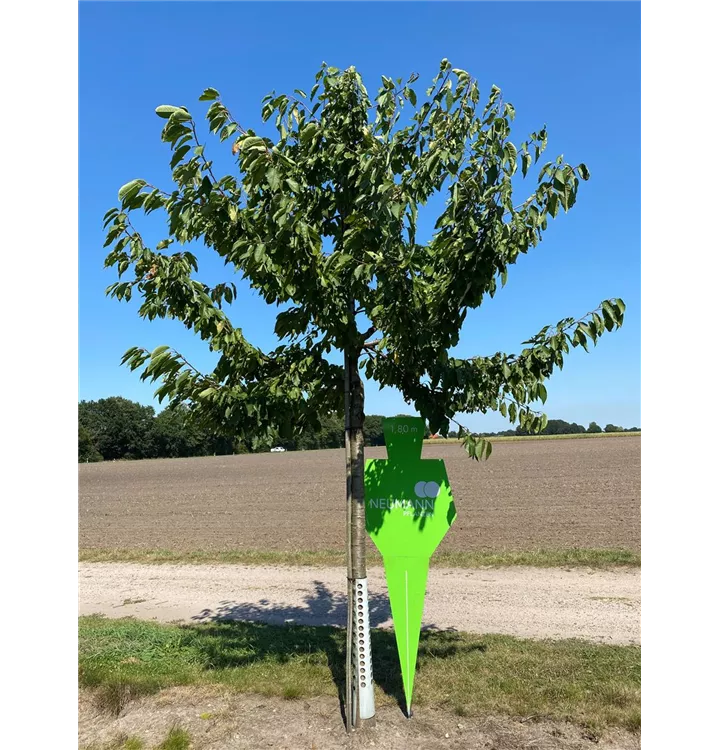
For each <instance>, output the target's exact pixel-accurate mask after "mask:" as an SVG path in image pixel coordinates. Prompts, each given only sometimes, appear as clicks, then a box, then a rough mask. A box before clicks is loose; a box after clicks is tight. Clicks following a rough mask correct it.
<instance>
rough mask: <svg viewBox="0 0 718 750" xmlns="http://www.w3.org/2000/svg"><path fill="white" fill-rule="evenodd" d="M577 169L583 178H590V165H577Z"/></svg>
mask: <svg viewBox="0 0 718 750" xmlns="http://www.w3.org/2000/svg"><path fill="white" fill-rule="evenodd" d="M576 171H577V172H578V176H579V177H580V178H581V179H582V180H588V179H589V178H590V177H591V173H590V172H589V171H588V167H587V166H586V165H585V164H579V165H578V167H576Z"/></svg>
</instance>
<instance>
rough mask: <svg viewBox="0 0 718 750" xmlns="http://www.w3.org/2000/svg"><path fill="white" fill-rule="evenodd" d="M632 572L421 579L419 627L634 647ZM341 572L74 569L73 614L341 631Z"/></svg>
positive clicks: (375, 575) (636, 619) (511, 571)
mask: <svg viewBox="0 0 718 750" xmlns="http://www.w3.org/2000/svg"><path fill="white" fill-rule="evenodd" d="M368 575H369V587H370V591H371V592H372V595H371V602H370V619H371V624H372V626H375V627H386V626H389V625H391V609H390V606H389V600H388V597H387V592H386V585H385V581H384V572H383V569H382V568H372V569H370V570H369V574H368ZM640 575H641V574H640V570H638V569H629V570H590V569H575V570H565V569H560V568H550V569H543V568H519V567H511V568H496V569H472V570H469V569H450V568H437V569H436V570H430V571H429V581H428V584H427V593H426V601H425V604H424V619H423V622H424V626H425V627H436V628H440V629H449V628H454V629H456V630H463V631H468V632H473V633H503V634H507V635H514V636H519V637H524V638H583V639H586V640H591V641H599V642H605V643H616V644H623V643H631V644H637V643H640V637H641V636H640V616H641V612H640V604H641V593H640V591H641V578H640ZM345 591H346V578H345V571H344V569H343V568H312V567H296V568H290V567H260V566H244V565H169V564H163V565H140V564H134V563H80V565H79V612H80V614H81V615H88V614H93V613H102V614H104V615H106V616H108V617H127V616H132V617H138V618H143V619H156V620H159V621H162V622H169V621H175V620H183V621H189V622H192V621H194V622H201V621H207V620H211V619H214V618H235V619H241V620H254V621H261V622H268V623H280V624H283V623H287V622H293V623H297V624H306V625H343V624H344V622H345V612H346V596H345Z"/></svg>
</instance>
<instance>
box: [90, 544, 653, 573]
mask: <svg viewBox="0 0 718 750" xmlns="http://www.w3.org/2000/svg"><path fill="white" fill-rule="evenodd" d="M79 560H80V562H135V563H152V564H157V563H195V564H202V563H226V564H235V565H237V564H242V565H317V566H322V567H326V566H332V565H337V566H341V565H344V564H345V558H344V553H343V552H339V551H337V550H293V551H284V550H252V549H242V550H224V551H221V550H195V551H181V550H166V549H152V550H146V549H81V550H80V551H79ZM367 561H368V562H369V564H373V565H380V564H381V557H380V556H379V554H378V553H377V552H374V551H369V552H368V554H367ZM431 564H432V566H434V567H442V568H483V567H503V566H510V565H530V566H533V567H538V568H555V567H562V566H570V567H591V568H607V567H615V566H630V567H638V566H640V564H641V554H640V552H633V551H632V550H627V549H588V548H587V549H583V548H581V547H570V548H564V549H549V548H546V549H537V550H529V551H525V552H520V551H519V552H516V551H498V552H489V551H477V552H451V551H445V552H441V551H439V552H437V553H436V554H435V555H434V557H433V558H432V561H431Z"/></svg>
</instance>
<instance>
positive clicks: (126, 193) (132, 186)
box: [117, 180, 147, 201]
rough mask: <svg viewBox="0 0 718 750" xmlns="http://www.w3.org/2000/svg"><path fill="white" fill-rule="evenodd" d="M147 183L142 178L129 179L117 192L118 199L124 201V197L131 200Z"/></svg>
mask: <svg viewBox="0 0 718 750" xmlns="http://www.w3.org/2000/svg"><path fill="white" fill-rule="evenodd" d="M146 184H147V183H146V182H145V181H144V180H131V181H130V182H127V183H125V184H124V185H123V186H122V187H121V188H120V190H119V192H118V193H117V197H118V198H119V200H121V201H124V200H125V199H127V200H131V199H132V198H134V197H135V196H136V195H137V193H139V192H140V190H142V188H143V187H144V186H145V185H146Z"/></svg>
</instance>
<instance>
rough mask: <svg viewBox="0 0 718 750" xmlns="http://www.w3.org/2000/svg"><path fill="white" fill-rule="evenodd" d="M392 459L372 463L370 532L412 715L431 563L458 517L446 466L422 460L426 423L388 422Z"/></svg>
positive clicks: (368, 472)
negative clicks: (380, 565)
mask: <svg viewBox="0 0 718 750" xmlns="http://www.w3.org/2000/svg"><path fill="white" fill-rule="evenodd" d="M384 436H385V438H386V448H387V454H388V456H389V458H388V459H367V460H366V462H365V470H364V489H365V498H366V529H367V532H368V533H369V536H370V537H371V539H372V541H373V542H374V544H375V545H376V546H377V548H378V550H379V552H381V555H382V557H383V558H384V570H385V572H386V583H387V586H388V588H389V602H390V604H391V615H392V618H393V620H394V632H395V635H396V645H397V649H398V651H399V663H400V664H401V675H402V680H403V683H404V695H405V697H406V709H407V714H408V715H411V696H412V693H413V690H414V674H415V671H416V657H417V653H418V650H419V632H420V630H421V617H422V614H423V612H424V594H425V592H426V578H427V575H428V572H429V559H430V558H431V556H432V554H433V553H434V550H435V549H436V548H437V547H438V546H439V543H440V542H441V540H442V539H443V538H444V536H445V535H446V532H447V531H448V530H449V527H450V526H451V524H452V523H453V522H454V519H455V518H456V508H455V507H454V500H453V498H452V497H451V488H450V487H449V480H448V477H447V475H446V467H445V466H444V462H443V461H442V460H441V459H422V458H421V447H422V444H423V439H424V420H423V419H421V418H419V417H394V418H391V419H385V420H384Z"/></svg>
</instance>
